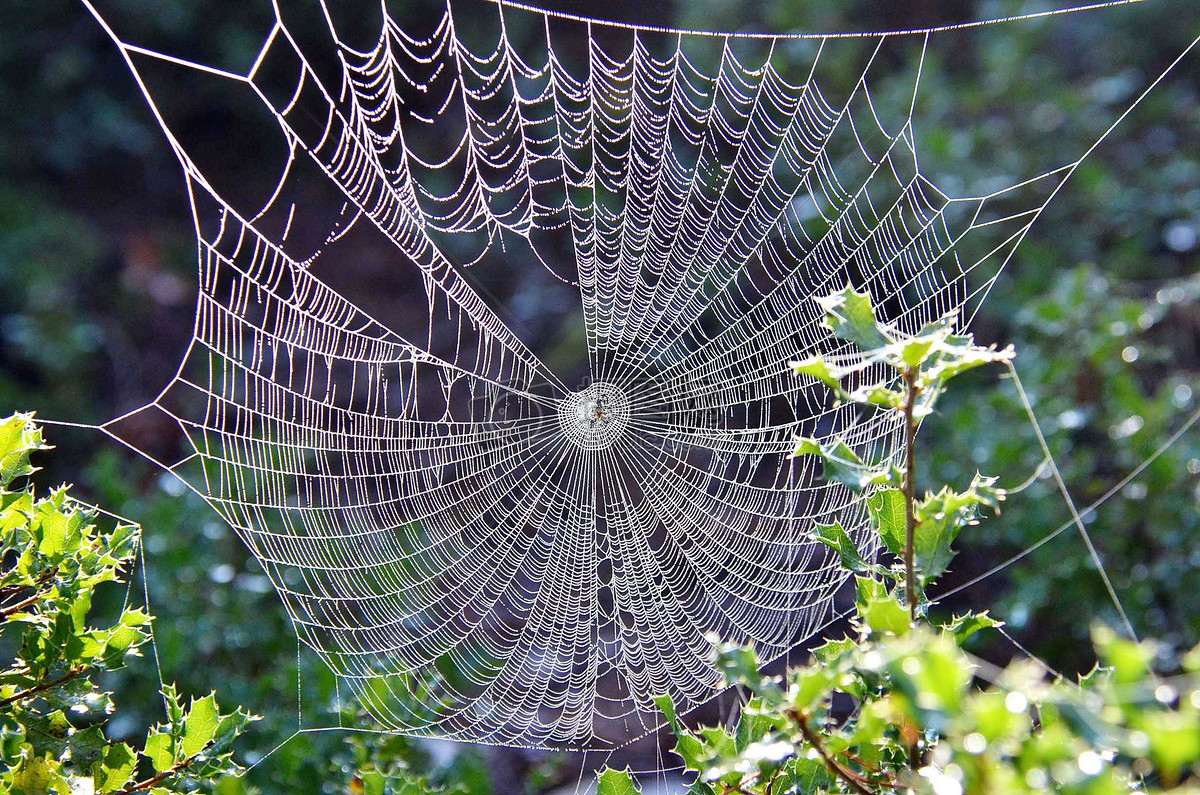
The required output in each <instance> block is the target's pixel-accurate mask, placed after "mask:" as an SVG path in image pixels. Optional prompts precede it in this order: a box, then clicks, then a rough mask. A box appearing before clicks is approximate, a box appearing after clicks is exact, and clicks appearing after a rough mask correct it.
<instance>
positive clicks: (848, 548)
mask: <svg viewBox="0 0 1200 795" xmlns="http://www.w3.org/2000/svg"><path fill="white" fill-rule="evenodd" d="M813 538H815V539H816V540H817V541H820V542H821V543H822V544H824V545H826V546H827V547H829V548H830V549H833V550H834V551H836V552H837V553H838V558H839V559H840V560H841V562H842V568H843V569H846V570H847V571H852V572H855V573H856V574H862V573H863V572H867V571H871V568H872V567H871V565H870V564H869V563H867V562H866V561H865V560H863V558H862V555H860V554H859V553H858V547H856V546H854V540H853V539H851V538H850V535H849V534H848V533H847V532H846V530H845V528H844V527H842V523H841V522H834V523H833V524H817V525H816V526H815V528H814V529H813Z"/></svg>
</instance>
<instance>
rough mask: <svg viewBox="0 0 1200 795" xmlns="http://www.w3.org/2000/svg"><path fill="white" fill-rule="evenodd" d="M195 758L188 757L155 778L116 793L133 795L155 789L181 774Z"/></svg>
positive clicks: (152, 777) (131, 785)
mask: <svg viewBox="0 0 1200 795" xmlns="http://www.w3.org/2000/svg"><path fill="white" fill-rule="evenodd" d="M195 758H196V757H194V756H189V757H188V758H187V759H184V760H183V761H182V762H177V763H176V764H174V765H173V766H171V767H170V768H168V769H167V770H164V771H163V772H161V773H159V774H157V775H155V776H151V777H150V778H148V779H146V780H144V781H139V782H137V783H136V784H130V785H129V786H128V787H126V788H125V789H123V790H121V791H120V792H119V793H117V795H130V793H133V792H144V791H146V790H148V789H150V788H152V787H156V786H158V785H159V784H161V783H163V782H164V781H166V780H167V779H169V778H171V777H172V776H177V775H179V774H180V773H182V772H183V769H184V768H185V767H187V766H188V765H190V764H191V763H192V761H193V760H195Z"/></svg>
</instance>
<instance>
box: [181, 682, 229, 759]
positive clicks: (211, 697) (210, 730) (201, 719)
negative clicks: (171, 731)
mask: <svg viewBox="0 0 1200 795" xmlns="http://www.w3.org/2000/svg"><path fill="white" fill-rule="evenodd" d="M219 724H220V718H219V716H218V715H217V697H216V694H215V693H209V694H208V695H207V696H205V697H204V698H200V699H193V701H192V706H191V709H189V710H188V713H187V716H186V717H185V718H184V719H183V739H182V742H181V743H180V750H182V751H183V755H184V757H192V756H195V755H196V754H198V753H200V752H201V751H203V750H204V748H205V746H207V745H208V744H209V743H210V742H212V739H213V737H214V736H215V735H216V733H217V726H218V725H219Z"/></svg>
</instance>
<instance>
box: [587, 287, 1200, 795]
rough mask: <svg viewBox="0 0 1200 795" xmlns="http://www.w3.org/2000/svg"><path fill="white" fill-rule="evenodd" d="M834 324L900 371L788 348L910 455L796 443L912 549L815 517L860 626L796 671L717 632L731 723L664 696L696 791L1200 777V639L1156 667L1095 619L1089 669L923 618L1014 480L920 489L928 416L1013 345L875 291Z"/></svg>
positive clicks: (983, 616)
mask: <svg viewBox="0 0 1200 795" xmlns="http://www.w3.org/2000/svg"><path fill="white" fill-rule="evenodd" d="M821 303H822V306H823V308H824V309H825V312H826V317H825V326H826V328H827V329H829V331H830V332H831V333H832V334H833V335H835V336H836V337H837V338H839V339H842V340H846V341H848V342H851V343H853V344H854V345H855V346H857V347H858V348H859V350H860V352H861V353H862V358H863V359H864V360H869V361H871V362H883V363H885V364H886V365H887V367H888V368H890V371H891V372H892V374H893V376H892V380H891V381H890V382H889V381H886V380H885V381H882V382H879V383H876V384H872V385H870V386H868V387H865V388H859V389H855V390H853V391H849V390H847V389H845V388H844V387H843V386H842V378H843V377H844V376H845V375H846V374H847V373H848V372H849V371H850V370H854V371H857V370H859V369H861V366H860V365H858V364H856V366H855V367H853V368H845V369H842V368H839V367H835V366H834V365H832V364H830V363H829V362H827V361H825V360H824V359H821V358H813V359H808V360H805V361H802V362H795V363H793V367H794V368H795V370H796V372H797V373H799V374H804V375H809V376H812V377H814V378H817V379H818V380H820V381H823V382H824V383H826V384H828V385H829V386H830V387H831V388H832V389H833V390H834V392H835V394H837V396H838V398H839V399H840V400H843V401H851V402H854V403H856V404H860V405H865V406H869V407H872V408H871V409H869V410H879V409H880V408H882V409H883V410H890V411H895V412H898V413H899V414H900V415H902V422H903V423H904V427H905V442H906V444H905V460H904V463H903V465H901V464H898V463H896V462H894V461H890V460H889V461H878V462H866V461H863V460H862V459H861V458H860V457H859V456H858V455H857V454H855V453H854V452H853V451H852V450H851V449H850V448H849V447H848V446H847V445H845V444H844V443H843V442H836V443H834V444H824V445H822V444H820V443H818V442H816V441H815V440H809V439H805V440H801V441H800V442H799V444H798V446H797V453H798V454H808V455H817V456H820V457H821V458H822V459H823V461H824V465H825V470H826V475H827V477H831V478H836V479H838V480H839V481H840V482H842V483H845V484H847V485H848V486H850V487H851V488H855V489H857V490H860V491H863V492H865V493H866V495H867V503H868V505H869V507H870V510H869V511H868V520H869V525H870V530H871V531H872V532H874V533H875V534H877V537H878V541H879V544H878V546H882V547H883V548H885V549H886V550H888V551H889V552H891V553H893V554H894V555H895V556H897V557H898V558H899V562H897V563H895V564H894V565H892V566H890V567H885V566H881V565H878V564H875V563H872V562H870V561H868V560H867V559H866V558H865V557H864V556H863V554H862V553H861V552H860V550H859V549H858V548H857V546H856V545H855V543H854V541H853V540H852V539H851V537H850V535H849V534H848V533H847V532H846V531H845V530H844V529H843V528H842V526H841V525H840V524H838V523H835V524H832V525H825V526H821V527H818V528H817V530H816V532H815V534H814V536H815V538H816V540H819V541H821V542H822V543H825V544H827V545H828V546H830V547H832V548H833V549H834V550H835V551H836V552H837V555H838V557H839V559H840V560H841V563H842V565H843V566H844V567H845V568H846V569H848V570H849V571H851V572H854V574H855V575H856V576H855V580H856V586H857V599H856V615H855V616H854V618H853V620H852V621H853V625H854V627H855V634H854V635H853V636H850V637H846V638H842V639H840V640H832V641H829V642H827V643H825V644H824V645H823V646H821V647H819V648H817V649H815V650H814V652H813V659H812V661H811V662H810V664H808V665H806V666H801V667H797V668H793V669H791V670H790V671H788V672H787V674H786V676H784V677H774V676H767V675H764V674H762V673H761V672H760V670H759V662H758V660H757V659H756V657H755V654H754V652H753V650H751V649H744V648H737V647H728V646H727V647H722V648H720V649H719V653H718V655H717V665H718V667H719V668H720V670H721V671H722V672H723V674H724V676H725V678H726V681H727V682H728V683H729V684H731V685H735V686H738V687H740V688H742V690H743V691H744V692H745V693H746V694H747V696H748V698H747V701H746V703H745V705H744V707H743V709H742V714H741V720H740V721H739V722H738V725H737V727H736V728H735V729H729V728H726V727H701V728H697V729H692V728H689V727H686V726H685V725H683V723H682V722H681V721H680V720H679V719H678V717H677V715H676V714H675V710H674V706H673V705H672V704H671V702H670V700H669V699H667V698H662V699H659V700H658V705H659V707H660V708H661V709H662V710H663V712H664V714H665V715H666V717H667V720H668V722H669V723H670V725H671V727H672V729H673V730H674V732H675V735H676V738H677V745H676V748H675V752H676V753H677V754H678V755H679V757H680V758H681V759H682V760H683V763H684V765H685V767H686V768H687V770H689V771H690V772H691V773H692V774H693V775H694V781H693V783H692V785H691V791H692V792H694V793H697V794H698V795H700V794H702V795H727V794H728V793H741V794H742V795H751V794H753V795H783V793H795V794H796V795H800V794H802V793H818V792H843V793H846V792H850V793H858V794H859V795H868V794H871V793H883V792H895V791H908V792H919V793H930V794H931V795H962V793H996V794H997V795H999V793H1005V794H1007V793H1039V792H1041V793H1044V792H1064V793H1089V794H1091V793H1096V794H1104V795H1107V793H1113V795H1115V794H1116V793H1123V792H1130V791H1139V792H1154V791H1167V790H1170V791H1179V792H1184V791H1188V792H1195V791H1198V790H1200V687H1197V679H1196V676H1197V674H1200V647H1198V648H1197V649H1195V650H1193V651H1192V652H1191V653H1190V654H1188V655H1186V656H1185V657H1184V658H1183V672H1182V673H1181V674H1179V675H1177V676H1175V677H1170V678H1163V677H1160V676H1159V675H1158V674H1157V673H1156V672H1155V670H1154V667H1153V665H1154V661H1155V659H1156V655H1157V651H1158V649H1157V646H1156V644H1153V643H1139V642H1135V641H1132V640H1127V639H1124V638H1121V637H1118V636H1117V635H1116V634H1114V633H1113V632H1111V631H1110V630H1107V629H1104V628H1102V627H1098V628H1096V629H1094V630H1093V640H1094V643H1095V647H1096V651H1097V655H1098V657H1099V661H1100V665H1099V666H1097V667H1096V668H1095V669H1094V670H1093V671H1092V672H1091V673H1090V674H1088V675H1087V676H1085V677H1082V678H1080V679H1079V681H1078V682H1072V681H1069V680H1067V679H1065V678H1063V677H1061V676H1053V675H1050V673H1051V672H1050V671H1048V669H1046V668H1045V667H1044V666H1043V665H1042V664H1041V663H1040V662H1038V661H1036V660H1032V659H1030V660H1020V661H1017V662H1015V663H1013V664H1011V665H1009V666H1008V667H1007V668H1004V669H1000V668H997V667H995V666H992V665H990V664H989V663H986V662H985V661H982V660H980V659H978V658H975V657H973V656H972V655H970V654H969V653H968V652H966V651H965V650H964V643H965V641H967V639H968V638H970V637H971V636H973V635H975V633H977V632H979V631H981V630H986V629H991V628H995V627H999V626H1000V623H1001V622H999V621H997V620H996V619H994V618H992V617H991V616H989V615H988V614H987V613H966V614H963V615H958V616H954V617H953V618H951V619H950V620H943V621H937V622H930V621H928V620H927V618H928V615H929V611H928V607H929V606H928V604H927V603H926V602H925V601H924V599H923V593H924V589H925V587H926V586H927V585H928V584H929V583H930V582H931V581H932V580H933V579H935V578H936V577H937V576H939V575H940V574H942V573H944V572H945V571H946V568H947V566H948V565H949V562H950V559H951V557H952V555H953V551H952V550H951V548H950V545H951V543H952V542H953V540H954V538H955V537H956V536H957V534H958V532H959V531H960V530H961V529H962V528H963V527H965V526H967V525H970V524H973V523H975V522H977V521H978V517H979V513H980V511H981V510H983V509H996V508H997V506H998V504H999V502H1000V500H1002V499H1003V497H1004V493H1003V492H1002V491H1001V490H999V489H997V488H995V486H994V480H993V479H990V478H984V477H981V476H979V475H976V477H975V478H974V480H973V482H972V484H971V486H970V487H969V488H968V489H966V490H965V491H962V492H959V491H955V490H953V489H951V488H949V487H945V488H943V489H941V490H939V491H937V492H929V493H926V495H925V496H924V497H923V498H922V499H920V500H918V499H917V497H916V489H915V477H914V475H913V473H914V472H915V466H914V464H915V457H914V452H913V451H914V444H913V443H914V441H915V431H916V423H917V421H918V419H919V417H920V416H922V413H925V414H927V413H928V411H929V410H930V409H931V408H932V406H933V405H934V403H935V402H936V400H937V398H938V396H939V395H940V393H941V392H942V391H943V390H944V389H945V386H946V382H947V381H948V380H949V379H950V378H951V377H953V376H954V375H957V374H958V373H960V372H964V371H965V370H967V369H970V368H972V367H975V366H978V365H981V364H986V363H989V362H1006V361H1008V360H1009V359H1010V358H1011V356H1012V352H1011V350H1003V351H997V350H995V349H992V348H981V347H979V346H976V345H975V344H974V342H973V340H972V339H971V337H969V336H960V335H956V334H954V333H953V327H952V324H951V323H950V322H949V321H946V322H943V323H938V324H933V325H930V326H927V327H925V328H923V329H921V330H920V331H918V332H917V333H916V334H915V335H904V334H902V333H900V332H898V331H897V330H896V329H894V328H890V327H887V326H885V325H883V324H881V323H879V322H878V321H877V320H876V318H875V314H874V311H873V309H872V307H871V305H870V301H869V298H868V296H866V295H864V294H860V293H857V292H855V291H854V290H852V289H850V288H847V289H846V290H845V291H843V292H841V293H837V294H835V295H832V296H829V297H828V298H825V299H822V302H821ZM636 791H637V789H636V785H635V782H634V781H633V778H632V777H631V776H630V775H629V774H628V773H625V772H618V771H606V772H605V773H604V774H603V775H602V776H601V779H600V792H601V793H603V795H627V794H628V793H632V792H636Z"/></svg>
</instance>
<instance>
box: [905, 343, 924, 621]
mask: <svg viewBox="0 0 1200 795" xmlns="http://www.w3.org/2000/svg"><path fill="white" fill-rule="evenodd" d="M904 385H905V387H906V388H907V394H906V396H905V399H904V457H905V463H904V524H905V526H904V592H905V597H906V598H907V599H908V612H909V616H910V618H911V620H912V621H916V620H917V577H916V571H915V567H914V565H913V557H914V553H913V543H914V540H915V537H916V534H917V515H916V501H917V472H916V451H915V450H914V447H915V443H916V439H917V417H916V408H917V406H916V403H917V394H918V393H919V392H920V390H919V388H918V387H917V368H915V367H910V368H908V369H907V370H905V371H904Z"/></svg>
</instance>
